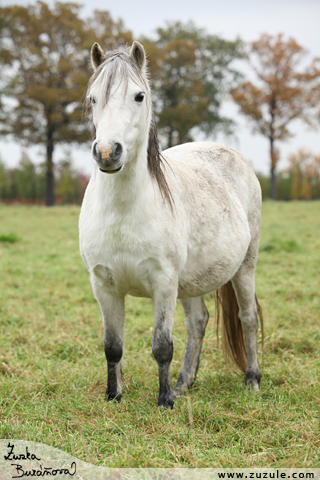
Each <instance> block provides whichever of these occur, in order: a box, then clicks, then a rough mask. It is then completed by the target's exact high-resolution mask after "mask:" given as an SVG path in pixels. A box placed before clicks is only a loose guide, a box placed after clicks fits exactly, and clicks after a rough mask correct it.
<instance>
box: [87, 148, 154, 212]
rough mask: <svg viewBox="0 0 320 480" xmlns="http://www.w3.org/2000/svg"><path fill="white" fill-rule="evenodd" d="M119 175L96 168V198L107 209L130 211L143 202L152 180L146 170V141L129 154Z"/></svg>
mask: <svg viewBox="0 0 320 480" xmlns="http://www.w3.org/2000/svg"><path fill="white" fill-rule="evenodd" d="M131 155H132V156H131V157H129V158H127V161H126V163H125V165H124V167H123V169H122V170H121V172H119V173H115V174H107V173H103V172H101V171H100V170H99V169H98V167H97V168H96V172H95V175H96V181H97V184H98V192H97V193H98V196H99V197H100V201H101V202H102V204H103V205H105V206H106V207H107V208H112V209H121V210H123V209H127V210H131V209H132V208H133V207H134V206H135V205H137V204H141V202H144V201H145V198H146V196H147V195H148V193H149V191H150V188H152V185H151V184H152V180H151V177H150V173H149V170H148V158H147V141H146V142H144V144H143V145H142V146H141V147H140V148H139V150H138V151H137V152H136V153H134V154H131Z"/></svg>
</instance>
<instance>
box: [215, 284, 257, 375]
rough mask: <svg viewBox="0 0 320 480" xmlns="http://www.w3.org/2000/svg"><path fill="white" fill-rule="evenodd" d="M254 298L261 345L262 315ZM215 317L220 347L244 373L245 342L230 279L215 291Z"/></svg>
mask: <svg viewBox="0 0 320 480" xmlns="http://www.w3.org/2000/svg"><path fill="white" fill-rule="evenodd" d="M255 298H256V304H257V310H258V315H259V317H260V325H261V333H262V346H263V316H262V310H261V307H260V305H259V302H258V300H257V297H255ZM216 319H217V334H219V326H220V324H221V328H222V349H223V350H224V351H225V353H226V354H227V355H228V356H230V358H231V360H232V361H233V362H234V363H235V365H236V366H237V367H238V368H240V370H241V371H242V372H243V373H245V372H246V369H247V352H246V343H245V338H244V335H243V330H242V325H241V320H240V318H239V307H238V302H237V298H236V295H235V293H234V290H233V286H232V283H231V281H229V282H228V283H226V284H225V285H223V287H221V288H219V289H218V290H217V291H216ZM218 339H219V336H218Z"/></svg>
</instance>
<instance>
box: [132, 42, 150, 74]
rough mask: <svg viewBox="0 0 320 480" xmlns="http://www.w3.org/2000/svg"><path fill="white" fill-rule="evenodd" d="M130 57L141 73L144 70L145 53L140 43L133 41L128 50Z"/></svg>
mask: <svg viewBox="0 0 320 480" xmlns="http://www.w3.org/2000/svg"><path fill="white" fill-rule="evenodd" d="M130 57H131V58H132V60H133V61H134V63H136V64H137V66H138V67H139V69H140V70H141V71H144V70H145V68H146V63H147V60H146V53H145V51H144V48H143V46H142V45H141V43H139V42H136V41H134V42H133V44H132V47H131V50H130Z"/></svg>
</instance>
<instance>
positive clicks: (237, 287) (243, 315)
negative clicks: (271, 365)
mask: <svg viewBox="0 0 320 480" xmlns="http://www.w3.org/2000/svg"><path fill="white" fill-rule="evenodd" d="M251 263H252V257H250V248H249V251H248V254H247V257H246V259H245V260H244V262H243V264H242V265H241V267H240V269H239V270H238V272H237V273H236V275H235V276H234V277H233V279H232V285H233V288H234V291H235V294H236V297H237V302H238V306H239V318H240V320H241V324H242V328H243V332H244V335H245V340H246V350H247V369H246V379H247V388H248V389H250V388H252V389H253V390H254V391H257V390H259V387H260V378H261V373H260V369H259V363H258V346H257V331H258V315H257V313H258V312H257V303H256V296H255V262H254V265H252V264H251Z"/></svg>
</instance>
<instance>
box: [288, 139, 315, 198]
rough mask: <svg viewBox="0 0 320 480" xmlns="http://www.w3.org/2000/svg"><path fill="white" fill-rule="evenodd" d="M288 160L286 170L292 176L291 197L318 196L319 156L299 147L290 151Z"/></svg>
mask: <svg viewBox="0 0 320 480" xmlns="http://www.w3.org/2000/svg"><path fill="white" fill-rule="evenodd" d="M288 160H289V167H288V168H287V170H286V171H287V172H288V173H289V174H290V175H291V177H292V198H293V199H294V200H299V199H305V200H310V199H311V198H312V197H313V198H319V193H320V192H319V190H320V189H319V187H320V156H317V155H315V154H314V153H312V152H310V151H308V150H305V149H303V148H301V149H299V150H298V151H297V152H296V153H291V154H290V155H289V158H288Z"/></svg>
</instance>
